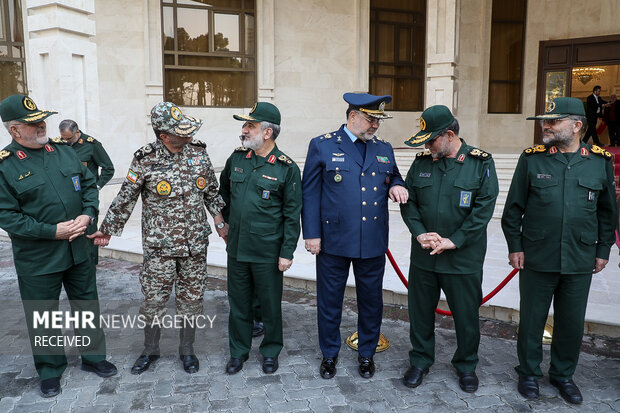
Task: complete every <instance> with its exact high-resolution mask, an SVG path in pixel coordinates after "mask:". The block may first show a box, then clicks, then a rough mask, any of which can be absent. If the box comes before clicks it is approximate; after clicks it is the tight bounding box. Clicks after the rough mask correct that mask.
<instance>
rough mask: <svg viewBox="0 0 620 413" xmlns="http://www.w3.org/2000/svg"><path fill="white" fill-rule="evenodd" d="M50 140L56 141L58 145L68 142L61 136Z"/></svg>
mask: <svg viewBox="0 0 620 413" xmlns="http://www.w3.org/2000/svg"><path fill="white" fill-rule="evenodd" d="M50 142H52V143H55V144H56V145H66V144H67V142H65V141H64V140H63V139H62V138H61V137H60V136H58V137H56V138H50Z"/></svg>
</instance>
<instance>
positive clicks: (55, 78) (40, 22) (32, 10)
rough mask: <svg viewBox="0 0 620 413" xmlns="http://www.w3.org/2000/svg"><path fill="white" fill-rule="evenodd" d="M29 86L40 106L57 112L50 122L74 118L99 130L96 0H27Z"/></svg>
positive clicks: (52, 126)
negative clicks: (94, 15)
mask: <svg viewBox="0 0 620 413" xmlns="http://www.w3.org/2000/svg"><path fill="white" fill-rule="evenodd" d="M25 8H26V16H27V23H26V27H27V33H26V37H27V38H28V55H27V56H28V59H27V61H26V66H27V68H28V89H29V93H30V95H32V97H33V98H34V100H35V102H36V103H37V105H39V106H40V107H41V108H42V109H49V110H55V111H58V112H59V116H56V117H54V118H52V119H51V121H48V134H49V136H58V129H57V127H58V124H57V122H60V120H62V119H65V118H71V119H74V120H75V121H76V122H77V123H78V124H79V125H80V128H82V129H84V131H85V132H87V133H92V134H95V136H96V134H97V133H98V131H99V86H98V78H99V75H98V70H97V45H96V43H95V42H94V36H95V34H96V32H95V23H94V20H93V19H92V15H93V14H94V13H95V1H94V0H26V2H25Z"/></svg>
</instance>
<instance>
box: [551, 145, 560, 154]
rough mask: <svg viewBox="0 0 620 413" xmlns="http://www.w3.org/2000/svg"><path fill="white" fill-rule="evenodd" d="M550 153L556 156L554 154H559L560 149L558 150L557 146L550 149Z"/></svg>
mask: <svg viewBox="0 0 620 413" xmlns="http://www.w3.org/2000/svg"><path fill="white" fill-rule="evenodd" d="M549 153H550V154H552V155H553V154H554V153H558V148H556V147H555V146H552V147H551V148H549Z"/></svg>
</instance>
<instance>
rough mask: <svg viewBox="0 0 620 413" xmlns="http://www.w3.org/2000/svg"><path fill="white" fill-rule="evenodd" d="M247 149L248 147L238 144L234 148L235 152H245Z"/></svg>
mask: <svg viewBox="0 0 620 413" xmlns="http://www.w3.org/2000/svg"><path fill="white" fill-rule="evenodd" d="M247 151H249V149H248V148H245V147H243V146H239V147H238V148H235V152H247Z"/></svg>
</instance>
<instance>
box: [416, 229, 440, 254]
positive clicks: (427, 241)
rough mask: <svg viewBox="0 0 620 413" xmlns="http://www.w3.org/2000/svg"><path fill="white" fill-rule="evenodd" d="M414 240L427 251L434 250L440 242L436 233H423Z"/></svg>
mask: <svg viewBox="0 0 620 413" xmlns="http://www.w3.org/2000/svg"><path fill="white" fill-rule="evenodd" d="M416 240H417V241H418V242H419V243H420V246H421V247H422V248H424V249H425V250H427V249H431V248H432V249H435V248H437V245H439V242H441V236H440V235H439V234H438V233H436V232H425V233H424V234H420V235H418V236H417V237H416Z"/></svg>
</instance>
